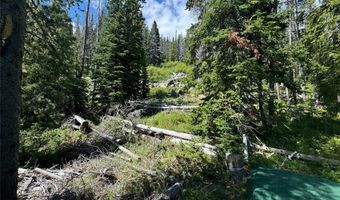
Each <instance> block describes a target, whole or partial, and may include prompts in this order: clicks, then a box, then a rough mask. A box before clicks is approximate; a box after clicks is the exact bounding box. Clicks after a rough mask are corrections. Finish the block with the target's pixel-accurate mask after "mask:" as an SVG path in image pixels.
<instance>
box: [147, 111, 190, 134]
mask: <svg viewBox="0 0 340 200" xmlns="http://www.w3.org/2000/svg"><path fill="white" fill-rule="evenodd" d="M192 117H193V114H191V113H189V112H182V111H173V112H168V111H163V112H160V113H158V114H156V115H154V116H151V117H145V118H142V119H141V121H140V123H143V124H147V125H150V126H155V127H159V128H164V129H169V130H173V131H178V132H185V133H190V132H191V131H192V130H193V125H192V123H191V122H192Z"/></svg>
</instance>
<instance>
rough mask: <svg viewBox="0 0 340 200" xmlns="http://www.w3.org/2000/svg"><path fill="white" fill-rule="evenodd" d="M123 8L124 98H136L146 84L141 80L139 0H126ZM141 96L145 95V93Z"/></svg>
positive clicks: (141, 58) (144, 65)
mask: <svg viewBox="0 0 340 200" xmlns="http://www.w3.org/2000/svg"><path fill="white" fill-rule="evenodd" d="M124 9H125V20H126V21H125V22H124V25H125V26H124V28H125V30H126V33H125V40H126V56H125V57H124V58H123V65H124V66H125V69H126V74H127V76H125V77H124V78H125V79H124V82H123V86H124V91H125V97H124V98H125V99H130V98H132V99H136V98H138V97H139V96H140V95H141V90H142V88H145V87H146V86H145V85H144V84H146V82H145V80H144V81H141V75H142V74H143V73H145V71H146V69H145V68H146V62H145V51H144V42H143V28H144V19H143V14H142V10H141V0H126V1H125V4H124ZM144 78H145V77H144ZM143 90H144V89H143ZM143 93H144V92H143ZM142 96H145V94H143V95H142Z"/></svg>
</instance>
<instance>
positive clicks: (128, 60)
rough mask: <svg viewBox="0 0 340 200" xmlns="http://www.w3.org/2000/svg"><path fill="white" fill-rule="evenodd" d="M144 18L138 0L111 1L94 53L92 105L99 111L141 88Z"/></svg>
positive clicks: (125, 98) (127, 97)
mask: <svg viewBox="0 0 340 200" xmlns="http://www.w3.org/2000/svg"><path fill="white" fill-rule="evenodd" d="M143 27H144V21H143V17H142V13H141V5H140V1H139V0H126V1H122V0H112V1H110V2H109V4H108V16H107V17H106V19H105V22H104V27H103V32H102V33H101V37H100V39H99V43H98V45H97V48H96V53H95V55H94V65H95V66H96V67H95V69H96V70H95V71H94V72H93V77H92V79H93V82H94V85H95V88H94V89H93V96H94V98H93V100H94V105H96V106H97V107H98V109H99V110H100V111H101V112H103V111H105V110H106V109H108V108H109V107H110V106H111V105H112V104H114V103H122V102H124V101H126V100H128V99H135V98H138V97H139V96H143V95H141V91H142V90H145V89H144V88H145V87H147V86H146V81H145V80H143V81H142V76H143V77H144V79H145V74H143V73H145V71H146V69H145V67H146V63H145V52H144V47H143V45H144V44H143Z"/></svg>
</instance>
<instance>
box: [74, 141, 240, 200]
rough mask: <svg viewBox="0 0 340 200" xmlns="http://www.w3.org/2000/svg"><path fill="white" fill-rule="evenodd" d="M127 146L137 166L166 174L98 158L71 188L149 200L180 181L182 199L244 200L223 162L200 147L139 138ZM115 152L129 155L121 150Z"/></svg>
mask: <svg viewBox="0 0 340 200" xmlns="http://www.w3.org/2000/svg"><path fill="white" fill-rule="evenodd" d="M124 146H125V147H126V148H128V149H129V150H131V151H132V152H134V153H135V154H137V155H140V156H141V157H142V159H141V160H134V161H133V162H132V163H133V164H134V165H138V166H140V167H143V168H146V169H150V170H154V171H157V172H158V173H160V174H163V175H159V176H158V177H150V176H148V175H145V174H143V173H141V172H137V171H136V170H133V169H131V168H130V167H127V166H126V164H125V161H122V160H120V159H118V158H114V157H112V158H107V157H97V158H95V159H91V160H89V161H88V162H86V163H83V165H82V166H83V167H82V169H81V170H82V177H81V178H76V179H74V180H73V181H72V184H71V187H72V188H70V189H71V190H73V191H84V188H86V191H89V192H91V193H94V199H147V198H149V197H150V196H152V195H154V194H160V193H162V192H164V191H166V190H167V188H169V187H170V186H171V185H172V184H173V183H174V182H178V181H179V182H182V183H183V194H182V198H181V199H189V200H190V199H192V200H194V199H195V200H205V199H207V198H208V199H226V198H227V199H243V198H244V190H243V191H242V190H239V186H232V185H231V184H230V182H229V178H228V174H227V171H226V169H225V167H224V165H223V162H220V161H219V160H217V158H215V157H211V156H208V155H205V154H203V153H202V152H201V151H199V150H198V149H197V147H194V146H191V145H174V144H172V143H169V142H168V141H167V140H165V141H164V142H157V141H154V140H150V139H149V138H143V137H138V136H136V137H134V138H131V140H130V142H129V143H127V144H125V145H124ZM116 153H118V154H119V155H121V156H126V155H125V154H123V153H122V152H120V151H117V152H116ZM79 162H82V161H81V160H80V161H79ZM74 165H76V166H79V163H77V162H74ZM103 169H110V170H111V171H112V175H111V176H106V177H105V176H103V175H100V174H97V173H96V172H100V171H101V170H103ZM170 177H172V178H170Z"/></svg>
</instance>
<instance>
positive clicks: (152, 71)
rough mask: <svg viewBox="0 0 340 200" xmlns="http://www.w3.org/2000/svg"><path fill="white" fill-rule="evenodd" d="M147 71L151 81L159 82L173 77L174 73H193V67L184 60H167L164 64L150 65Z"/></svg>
mask: <svg viewBox="0 0 340 200" xmlns="http://www.w3.org/2000/svg"><path fill="white" fill-rule="evenodd" d="M147 71H148V78H149V81H150V82H152V83H157V82H161V81H165V80H167V79H169V78H171V75H172V74H173V73H185V74H191V73H192V67H191V66H190V65H187V64H185V63H183V62H167V63H165V64H164V65H163V66H148V68H147Z"/></svg>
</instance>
